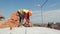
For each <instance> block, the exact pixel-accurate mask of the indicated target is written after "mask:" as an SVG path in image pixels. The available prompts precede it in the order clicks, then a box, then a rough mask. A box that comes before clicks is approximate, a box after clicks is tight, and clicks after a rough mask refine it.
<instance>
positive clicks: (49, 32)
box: [0, 27, 60, 34]
mask: <svg viewBox="0 0 60 34" xmlns="http://www.w3.org/2000/svg"><path fill="white" fill-rule="evenodd" d="M0 34H60V30H55V29H50V28H45V27H16V28H13V30H10V29H9V28H3V29H0Z"/></svg>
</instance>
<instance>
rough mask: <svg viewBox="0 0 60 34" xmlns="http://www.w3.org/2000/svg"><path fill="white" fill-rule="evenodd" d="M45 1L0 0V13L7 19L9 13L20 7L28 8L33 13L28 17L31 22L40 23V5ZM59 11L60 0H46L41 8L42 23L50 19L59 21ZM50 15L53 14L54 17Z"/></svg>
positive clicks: (50, 20)
mask: <svg viewBox="0 0 60 34" xmlns="http://www.w3.org/2000/svg"><path fill="white" fill-rule="evenodd" d="M45 1H46V0H0V14H2V15H4V16H5V18H6V19H7V20H8V19H9V18H10V16H11V14H12V13H14V12H16V11H17V10H19V9H21V8H23V9H28V10H32V12H33V15H32V16H31V18H30V19H31V22H32V23H42V19H41V5H42V4H44V2H45ZM59 11H60V0H48V1H47V2H46V4H44V6H43V8H42V12H43V21H44V23H47V22H52V21H56V22H60V21H59V20H60V19H59V17H60V16H59V15H60V14H59ZM51 13H52V14H51ZM55 14H57V15H55ZM51 16H54V17H55V18H53V17H51ZM56 16H58V17H56ZM52 18H53V19H52Z"/></svg>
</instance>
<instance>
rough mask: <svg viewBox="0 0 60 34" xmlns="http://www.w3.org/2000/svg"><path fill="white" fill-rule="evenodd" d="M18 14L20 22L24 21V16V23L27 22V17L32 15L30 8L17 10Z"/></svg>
mask: <svg viewBox="0 0 60 34" xmlns="http://www.w3.org/2000/svg"><path fill="white" fill-rule="evenodd" d="M18 14H19V17H20V21H21V23H23V22H24V18H25V20H26V24H28V23H29V21H30V19H29V17H30V16H32V11H31V10H26V9H22V10H19V11H18Z"/></svg>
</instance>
